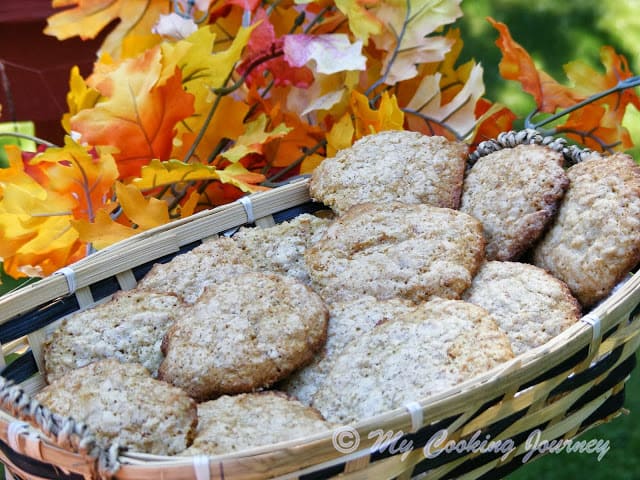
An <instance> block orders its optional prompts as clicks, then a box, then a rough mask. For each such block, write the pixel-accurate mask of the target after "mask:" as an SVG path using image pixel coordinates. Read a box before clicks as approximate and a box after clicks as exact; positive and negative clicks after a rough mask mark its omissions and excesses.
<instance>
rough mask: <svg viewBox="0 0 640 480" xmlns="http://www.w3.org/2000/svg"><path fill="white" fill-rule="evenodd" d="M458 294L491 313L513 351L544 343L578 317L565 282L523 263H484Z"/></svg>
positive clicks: (574, 303)
mask: <svg viewBox="0 0 640 480" xmlns="http://www.w3.org/2000/svg"><path fill="white" fill-rule="evenodd" d="M462 298H463V299H464V300H466V301H467V302H470V303H473V304H475V305H478V306H480V307H482V308H485V309H486V310H487V311H488V312H489V313H491V315H493V318H495V320H496V322H497V323H498V326H499V327H500V328H501V329H502V330H503V331H504V332H505V333H506V334H507V336H508V337H509V340H510V341H511V347H512V348H513V353H514V354H515V355H520V354H521V353H524V352H526V351H527V350H530V349H532V348H536V347H539V346H540V345H543V344H545V343H547V342H548V341H549V340H551V339H552V338H553V337H555V336H556V335H558V334H560V333H561V332H562V331H563V330H565V329H566V328H568V327H570V326H571V325H573V324H574V323H575V322H577V321H578V320H579V319H580V305H579V304H578V301H577V300H576V299H575V298H574V297H573V296H572V295H571V291H570V290H569V288H568V287H567V286H566V284H565V283H564V282H561V281H560V280H557V279H556V278H555V277H553V276H552V275H550V274H548V273H547V272H545V271H544V270H542V269H541V268H538V267H535V266H533V265H527V264H524V263H516V262H487V263H485V264H484V265H483V266H482V267H481V268H480V271H479V272H478V274H477V275H476V276H475V278H474V279H473V283H472V284H471V287H470V288H469V290H467V291H466V292H464V295H463V297H462Z"/></svg>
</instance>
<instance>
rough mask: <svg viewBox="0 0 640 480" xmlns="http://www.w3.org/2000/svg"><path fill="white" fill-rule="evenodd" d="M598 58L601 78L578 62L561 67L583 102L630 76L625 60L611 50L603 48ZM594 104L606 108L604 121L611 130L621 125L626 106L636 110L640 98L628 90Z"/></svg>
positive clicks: (613, 94)
mask: <svg viewBox="0 0 640 480" xmlns="http://www.w3.org/2000/svg"><path fill="white" fill-rule="evenodd" d="M600 58H601V60H602V64H603V65H604V67H605V69H606V72H605V74H604V75H603V74H602V73H600V72H598V71H596V70H595V69H593V68H591V67H590V66H589V65H587V64H585V63H584V62H581V61H574V62H570V63H568V64H567V65H565V67H564V69H565V72H566V74H567V77H568V78H569V80H570V81H571V82H572V83H573V84H574V85H575V87H574V89H575V91H576V92H577V93H578V94H580V95H582V96H583V97H584V98H586V97H589V96H591V95H595V94H597V93H600V92H603V91H605V90H608V89H610V88H613V87H615V86H616V85H617V84H618V83H619V82H620V81H623V80H626V79H628V78H631V77H632V76H633V73H632V72H631V70H630V69H629V63H628V62H627V59H626V58H625V57H624V56H622V55H619V54H617V53H616V52H615V50H614V49H613V48H612V47H607V46H605V47H603V48H602V49H601V50H600ZM595 103H597V104H599V105H606V106H607V109H606V113H605V115H604V118H606V120H607V122H608V123H609V124H610V125H611V126H613V125H615V124H619V125H621V124H622V121H623V119H624V115H625V113H626V109H627V106H629V105H630V104H631V105H633V106H634V107H635V108H636V109H637V110H640V98H639V97H638V94H637V93H636V91H635V89H631V88H628V89H625V90H624V91H622V92H617V93H612V94H610V95H607V96H605V97H603V98H601V99H599V100H597V101H596V102H595Z"/></svg>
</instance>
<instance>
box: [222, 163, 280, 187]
mask: <svg viewBox="0 0 640 480" xmlns="http://www.w3.org/2000/svg"><path fill="white" fill-rule="evenodd" d="M218 175H220V181H221V182H222V183H228V184H230V185H233V186H235V187H238V188H239V189H240V190H242V191H243V192H247V193H253V192H261V191H265V190H269V189H268V188H266V187H262V186H260V185H257V184H258V183H260V182H263V181H264V180H265V178H264V175H261V174H259V173H254V172H250V171H249V170H247V169H246V168H245V167H244V166H242V164H240V163H232V164H231V165H229V166H228V167H226V168H225V169H224V170H221V171H218Z"/></svg>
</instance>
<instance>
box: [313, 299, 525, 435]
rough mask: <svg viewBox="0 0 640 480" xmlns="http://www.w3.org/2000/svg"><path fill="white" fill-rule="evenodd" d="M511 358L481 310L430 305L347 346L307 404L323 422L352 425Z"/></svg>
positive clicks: (446, 302) (507, 346)
mask: <svg viewBox="0 0 640 480" xmlns="http://www.w3.org/2000/svg"><path fill="white" fill-rule="evenodd" d="M512 357H513V352H512V351H511V346H510V344H509V339H508V338H507V337H506V335H505V334H504V333H503V332H502V330H500V329H499V328H498V326H497V325H496V323H495V321H494V319H493V318H492V317H491V315H490V314H489V313H488V312H487V311H486V310H485V309H483V308H481V307H478V306H476V305H472V304H470V303H467V302H463V301H461V300H444V299H434V300H431V301H429V302H425V303H423V304H421V305H419V306H418V307H417V308H416V310H415V311H413V312H412V313H410V314H408V315H406V316H401V317H399V318H398V319H396V320H394V321H391V322H386V323H384V324H382V325H379V326H377V327H376V328H374V329H373V330H371V331H369V332H367V333H364V334H363V335H361V336H360V337H359V338H358V339H356V340H354V341H353V342H351V343H350V344H348V345H347V346H346V347H345V348H344V350H342V352H341V353H340V355H339V356H338V357H337V358H336V359H335V361H334V364H333V366H332V368H331V371H330V372H329V374H328V375H327V377H326V378H325V380H324V382H323V383H322V384H321V385H320V387H319V388H318V391H317V393H316V394H315V396H314V397H313V403H312V406H314V407H315V408H317V409H318V410H319V411H320V413H321V414H322V415H323V416H324V417H325V418H326V419H327V420H328V421H330V422H335V423H340V424H346V423H354V422H358V421H360V420H364V419H366V418H369V417H373V416H375V415H378V414H381V413H384V412H388V411H389V410H392V409H395V408H400V407H402V406H403V405H404V404H405V403H407V402H413V401H420V400H422V399H424V398H425V397H428V396H430V395H433V394H435V393H439V392H442V391H444V390H447V389H448V388H451V387H453V386H454V385H456V384H458V383H460V382H462V381H464V380H467V379H470V378H472V377H474V376H476V375H478V374H481V373H483V372H486V371H488V370H490V369H492V368H493V367H495V366H497V365H499V364H501V363H503V362H505V361H507V360H509V359H511V358H512ZM355 366H357V368H354V367H355Z"/></svg>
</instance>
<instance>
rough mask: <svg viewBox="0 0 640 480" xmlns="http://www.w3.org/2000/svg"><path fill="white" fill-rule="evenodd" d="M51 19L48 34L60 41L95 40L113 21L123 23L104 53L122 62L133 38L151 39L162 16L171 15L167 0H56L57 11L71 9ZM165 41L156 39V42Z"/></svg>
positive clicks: (113, 31)
mask: <svg viewBox="0 0 640 480" xmlns="http://www.w3.org/2000/svg"><path fill="white" fill-rule="evenodd" d="M70 6H74V8H69V9H67V10H64V11H62V12H58V13H56V14H54V15H52V16H51V17H49V18H48V19H47V23H48V26H47V28H46V29H45V31H44V32H45V33H46V34H48V35H53V36H55V37H56V38H57V39H58V40H65V39H67V38H70V37H74V36H79V37H80V38H82V39H87V38H95V37H96V36H97V35H98V33H100V31H102V29H104V28H105V27H106V26H107V25H109V24H110V23H111V22H112V21H113V20H116V19H117V20H119V21H120V22H119V24H118V25H117V26H116V28H114V29H113V30H112V31H111V32H110V33H109V35H107V37H106V38H105V40H104V43H103V44H102V48H101V51H102V52H103V53H108V54H110V55H111V56H112V57H114V58H119V57H120V55H121V54H122V53H123V47H124V46H125V45H127V44H128V43H130V42H126V41H125V40H127V39H129V38H131V37H148V36H149V33H150V32H151V29H152V27H153V26H154V24H155V23H156V22H157V21H158V19H159V18H160V15H161V14H166V13H169V2H167V1H166V0H53V7H54V8H55V7H70ZM160 40H161V37H160V36H156V42H160Z"/></svg>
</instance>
